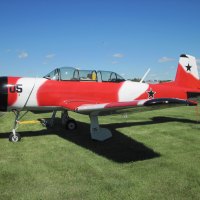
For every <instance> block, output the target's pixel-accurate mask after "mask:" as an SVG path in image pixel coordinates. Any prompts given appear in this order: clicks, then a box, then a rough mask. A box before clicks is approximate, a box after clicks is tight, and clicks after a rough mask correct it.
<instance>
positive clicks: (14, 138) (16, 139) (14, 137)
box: [9, 133, 21, 142]
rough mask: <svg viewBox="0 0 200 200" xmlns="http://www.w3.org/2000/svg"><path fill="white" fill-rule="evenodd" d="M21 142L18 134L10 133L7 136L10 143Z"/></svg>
mask: <svg viewBox="0 0 200 200" xmlns="http://www.w3.org/2000/svg"><path fill="white" fill-rule="evenodd" d="M20 140H21V136H20V134H19V133H15V134H14V133H11V134H10V135H9V141H10V142H19V141H20Z"/></svg>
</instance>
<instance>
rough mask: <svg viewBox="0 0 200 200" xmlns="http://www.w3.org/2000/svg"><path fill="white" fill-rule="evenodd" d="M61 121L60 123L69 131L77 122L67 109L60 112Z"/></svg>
mask: <svg viewBox="0 0 200 200" xmlns="http://www.w3.org/2000/svg"><path fill="white" fill-rule="evenodd" d="M61 122H62V125H63V126H64V127H65V128H66V129H68V130H70V131H73V130H75V129H76V128H77V123H76V121H75V120H74V119H72V118H70V117H69V115H68V111H67V110H65V111H63V112H62V113H61Z"/></svg>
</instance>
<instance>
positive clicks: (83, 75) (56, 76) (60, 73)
mask: <svg viewBox="0 0 200 200" xmlns="http://www.w3.org/2000/svg"><path fill="white" fill-rule="evenodd" d="M44 78H46V79H49V80H59V81H96V82H117V83H119V82H122V81H125V79H124V78H122V77H121V76H120V75H119V74H117V73H115V72H111V71H97V72H96V71H95V70H78V69H75V68H73V67H61V68H57V69H55V70H53V71H52V72H50V73H49V74H47V75H46V76H44Z"/></svg>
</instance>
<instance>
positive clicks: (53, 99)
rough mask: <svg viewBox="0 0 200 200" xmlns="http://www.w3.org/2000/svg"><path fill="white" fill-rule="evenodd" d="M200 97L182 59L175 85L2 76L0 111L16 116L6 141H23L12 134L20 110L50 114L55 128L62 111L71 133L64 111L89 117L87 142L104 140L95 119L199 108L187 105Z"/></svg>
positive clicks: (112, 78) (63, 72) (91, 75)
mask: <svg viewBox="0 0 200 200" xmlns="http://www.w3.org/2000/svg"><path fill="white" fill-rule="evenodd" d="M197 96H200V81H199V74H198V68H197V64H196V59H195V57H193V56H191V55H186V54H182V55H181V56H180V58H179V64H178V68H177V73H176V77H175V80H174V81H171V82H166V83H158V84H147V83H142V82H132V81H129V80H125V79H124V78H122V77H121V76H120V75H119V74H117V73H115V72H111V71H95V70H78V69H76V68H72V67H61V68H56V69H55V70H53V71H52V72H50V73H48V74H47V75H45V76H44V77H43V78H27V77H25V78H23V77H10V76H8V77H5V76H4V77H0V111H3V112H9V111H12V112H13V113H14V114H15V120H14V127H13V129H12V133H11V134H10V136H9V141H12V142H18V141H20V139H21V136H20V134H19V133H17V132H16V129H17V126H18V124H19V120H20V119H21V117H23V116H24V114H23V116H22V113H21V112H22V111H25V114H26V112H28V111H32V112H37V111H41V112H47V111H48V112H49V111H52V117H51V119H50V121H49V122H48V123H47V125H49V126H53V124H54V120H55V116H56V112H57V111H62V115H61V121H62V124H64V125H65V127H66V128H67V129H69V130H74V129H75V128H76V127H77V123H76V121H75V120H74V119H72V118H70V117H69V115H68V111H73V112H76V113H80V114H85V115H88V116H89V118H90V134H91V138H92V139H94V140H97V141H104V140H106V139H108V138H111V137H112V133H111V131H110V130H108V129H106V128H102V127H100V125H99V121H98V116H103V115H108V114H117V113H123V112H137V111H145V110H153V109H162V108H166V107H173V106H197V102H195V101H194V100H191V98H195V97H197Z"/></svg>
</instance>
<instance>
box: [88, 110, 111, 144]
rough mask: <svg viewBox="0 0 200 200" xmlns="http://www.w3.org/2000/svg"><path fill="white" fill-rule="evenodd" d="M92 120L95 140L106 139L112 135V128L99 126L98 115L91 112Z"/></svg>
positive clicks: (92, 134) (91, 130)
mask: <svg viewBox="0 0 200 200" xmlns="http://www.w3.org/2000/svg"><path fill="white" fill-rule="evenodd" d="M90 121H91V124H90V134H91V138H92V139H93V140H97V141H104V140H107V139H109V138H111V137H112V133H111V132H110V130H108V129H107V128H101V127H100V126H99V120H98V115H96V114H93V113H91V114H90Z"/></svg>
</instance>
